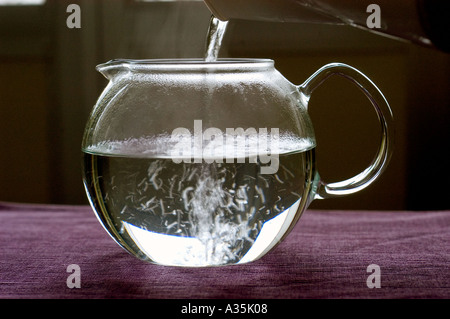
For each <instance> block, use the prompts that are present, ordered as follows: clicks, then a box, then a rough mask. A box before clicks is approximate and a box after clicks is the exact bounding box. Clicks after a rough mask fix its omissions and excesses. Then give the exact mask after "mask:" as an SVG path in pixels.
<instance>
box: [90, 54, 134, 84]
mask: <svg viewBox="0 0 450 319" xmlns="http://www.w3.org/2000/svg"><path fill="white" fill-rule="evenodd" d="M95 69H96V70H97V71H98V72H100V73H101V74H102V75H103V76H104V77H105V78H107V79H108V80H110V81H111V80H112V79H113V78H114V77H116V76H117V75H118V74H120V73H122V72H124V71H126V70H127V69H128V68H127V63H126V61H124V60H117V59H116V60H111V61H108V62H106V63H102V64H99V65H97V66H96V67H95Z"/></svg>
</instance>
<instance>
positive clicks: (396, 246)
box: [0, 202, 450, 299]
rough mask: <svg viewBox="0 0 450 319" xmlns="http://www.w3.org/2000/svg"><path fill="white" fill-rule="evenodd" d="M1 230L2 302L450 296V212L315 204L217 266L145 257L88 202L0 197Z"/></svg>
mask: <svg viewBox="0 0 450 319" xmlns="http://www.w3.org/2000/svg"><path fill="white" fill-rule="evenodd" d="M0 227H1V229H0V243H1V246H0V253H1V260H0V298H58V299H59V298H174V299H196V298H207V299H210V298H211V299H212V298H232V299H241V298H250V299H254V298H264V299H279V298H287V299H291V298H449V297H450V273H449V267H450V255H449V253H450V211H440V212H397V211H395V212H375V211H318V210H310V211H306V212H305V213H304V215H303V216H302V218H301V219H300V221H299V223H298V224H297V226H296V227H295V228H294V230H293V231H292V232H291V234H290V235H289V236H288V237H287V239H286V240H285V241H284V242H283V243H282V244H280V245H279V246H278V247H276V248H275V250H274V251H272V252H271V253H270V254H269V255H267V256H265V257H263V258H262V259H260V260H259V261H256V262H254V263H250V264H245V265H239V266H229V267H218V268H175V267H164V266H158V265H153V264H149V263H146V262H143V261H140V260H138V259H136V258H135V257H133V256H131V255H130V254H128V253H127V252H126V251H125V250H123V249H122V248H120V247H119V246H118V245H117V244H116V243H115V242H114V241H113V240H112V239H111V238H110V237H109V235H108V234H107V233H106V232H105V230H104V229H103V228H102V226H101V225H100V224H99V222H98V221H97V219H96V217H95V215H94V213H93V212H92V211H91V208H90V207H88V206H57V205H29V204H28V205H27V204H13V203H1V202H0ZM72 264H75V265H78V266H79V269H80V276H79V277H78V278H79V282H80V288H76V287H75V288H69V287H68V285H67V279H68V277H69V276H70V275H72V272H68V271H67V267H68V266H69V265H72ZM371 264H375V265H377V266H378V267H379V272H378V271H375V272H373V273H372V271H371V270H370V269H369V272H368V269H367V268H368V266H369V265H371ZM375 275H377V276H378V275H379V276H378V277H377V278H376V279H375V280H372V279H373V278H374V276H375ZM369 276H372V277H370V278H369V279H370V280H369V281H370V283H380V286H381V287H380V288H376V287H375V288H369V287H368V283H367V279H368V277H369ZM378 279H379V280H378Z"/></svg>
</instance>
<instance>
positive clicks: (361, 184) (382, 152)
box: [298, 63, 394, 198]
mask: <svg viewBox="0 0 450 319" xmlns="http://www.w3.org/2000/svg"><path fill="white" fill-rule="evenodd" d="M332 75H340V76H342V77H344V78H346V79H348V80H350V81H351V82H353V83H354V84H356V86H357V87H358V88H359V89H361V91H362V92H363V93H364V94H365V95H366V96H367V98H368V99H369V101H370V102H371V104H372V106H373V107H374V108H375V111H376V113H377V116H378V120H379V122H380V126H381V140H380V146H379V148H378V151H377V153H376V156H375V158H374V159H373V161H372V163H371V164H370V165H369V167H367V168H366V169H365V170H364V171H362V172H361V173H359V174H358V175H356V176H353V177H352V178H349V179H347V180H344V181H341V182H336V183H326V182H324V181H322V180H321V179H320V180H319V181H318V185H317V189H316V193H315V197H314V198H330V197H338V196H343V195H348V194H352V193H355V192H358V191H360V190H362V189H364V188H365V187H367V186H369V185H370V184H371V183H372V182H373V181H374V180H375V179H377V177H378V176H379V175H380V174H381V173H382V172H383V170H384V169H385V168H386V166H387V163H388V162H389V159H390V157H391V155H392V149H393V135H394V127H393V116H392V111H391V108H390V107H389V104H388V102H387V101H386V99H385V97H384V96H383V93H381V91H380V90H379V89H378V87H377V86H376V85H375V84H374V83H373V82H372V81H371V80H370V79H369V78H368V77H367V76H365V75H364V74H363V73H361V72H360V71H359V70H357V69H355V68H353V67H351V66H349V65H346V64H342V63H331V64H327V65H324V66H323V67H321V68H320V69H319V70H317V71H316V72H315V73H314V74H313V75H311V76H310V77H309V79H307V80H306V81H305V82H304V83H303V84H302V85H300V86H299V87H298V88H299V90H300V91H301V92H302V93H303V94H304V97H306V101H308V100H309V97H310V96H311V94H312V92H313V91H314V90H315V89H316V88H317V87H319V86H320V85H321V84H322V83H323V82H324V81H325V80H326V79H328V78H329V77H330V76H332ZM316 178H317V179H319V178H320V177H319V175H317V176H316Z"/></svg>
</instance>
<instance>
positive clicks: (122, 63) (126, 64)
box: [96, 58, 274, 72]
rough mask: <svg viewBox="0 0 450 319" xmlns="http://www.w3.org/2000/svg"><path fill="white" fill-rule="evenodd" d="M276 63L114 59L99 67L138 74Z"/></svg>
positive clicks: (258, 67)
mask: <svg viewBox="0 0 450 319" xmlns="http://www.w3.org/2000/svg"><path fill="white" fill-rule="evenodd" d="M273 66H274V61H273V60H271V59H261V58H220V59H217V60H215V61H206V60H205V59H200V58H193V59H145V60H132V59H114V60H111V61H108V62H106V63H102V64H99V65H97V67H96V69H97V71H99V72H104V71H108V70H113V69H116V70H117V69H124V70H128V71H137V72H152V71H177V70H178V71H208V70H216V71H225V72H226V71H238V72H245V71H256V70H259V71H261V70H267V69H270V68H273Z"/></svg>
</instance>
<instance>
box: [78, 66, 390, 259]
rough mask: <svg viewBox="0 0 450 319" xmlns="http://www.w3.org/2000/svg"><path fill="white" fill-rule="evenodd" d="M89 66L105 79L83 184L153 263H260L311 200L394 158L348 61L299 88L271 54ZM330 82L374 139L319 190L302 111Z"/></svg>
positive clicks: (105, 220) (364, 182)
mask: <svg viewBox="0 0 450 319" xmlns="http://www.w3.org/2000/svg"><path fill="white" fill-rule="evenodd" d="M97 70H98V71H99V72H101V73H102V74H103V75H104V76H105V77H106V78H107V79H109V81H110V82H109V84H108V85H107V87H106V88H105V90H104V91H103V93H102V94H101V96H100V97H99V99H98V101H97V103H96V105H95V107H94V108H93V110H92V113H91V116H90V118H89V120H88V123H87V126H86V129H85V132H84V138H83V142H82V152H83V156H84V157H83V165H84V166H83V179H84V185H85V189H86V192H87V195H88V198H89V200H90V203H91V206H92V207H93V209H94V211H95V213H96V215H97V217H98V219H99V221H100V222H101V224H102V225H103V226H104V228H105V229H106V230H107V231H108V233H109V234H110V235H111V236H112V238H113V239H114V240H115V241H116V242H117V243H118V244H119V245H120V246H122V247H123V248H125V249H126V250H127V251H128V252H130V253H131V254H132V255H134V256H136V257H138V258H140V259H143V260H146V261H149V262H152V263H156V264H162V265H170V266H187V267H204V266H219V265H232V264H242V263H246V262H251V261H254V260H257V259H259V258H260V257H262V256H264V255H265V254H266V253H267V252H269V251H270V250H271V249H272V248H274V247H275V246H276V245H277V244H278V243H280V242H281V241H282V240H283V239H284V237H285V236H286V235H287V234H288V233H289V231H290V230H291V229H292V228H293V226H294V225H295V224H296V222H297V221H298V219H299V218H300V216H301V215H302V213H303V211H304V210H305V209H306V208H307V206H308V204H309V203H310V202H311V201H312V200H313V199H317V198H329V197H334V196H343V195H347V194H350V193H353V192H357V191H359V190H361V189H363V188H365V187H366V186H368V185H369V184H371V183H372V182H373V181H374V180H375V179H376V178H377V177H378V176H379V174H380V173H381V172H382V171H383V169H384V168H385V167H386V165H387V163H388V161H389V158H390V156H391V151H392V142H393V141H392V133H393V131H392V129H393V128H392V113H391V110H390V107H389V104H388V103H387V101H386V99H385V98H384V96H383V95H382V93H381V92H380V91H379V89H378V88H377V87H376V86H375V85H374V84H373V83H372V81H371V80H369V79H368V78H367V77H366V76H365V75H363V74H362V73H361V72H360V71H358V70H356V69H354V68H353V67H351V66H348V65H345V64H340V63H333V64H328V65H325V66H323V67H322V68H320V69H319V70H318V71H317V72H316V73H314V74H313V75H312V76H311V77H310V78H309V79H307V80H306V81H305V82H304V83H303V84H302V85H299V86H297V85H294V84H292V83H290V82H289V81H288V80H287V79H286V78H284V77H283V75H282V74H281V73H280V72H278V71H277V70H276V69H275V68H274V62H273V61H272V60H268V59H218V60H217V61H213V62H206V61H204V60H201V59H188V60H184V59H175V60H140V61H136V60H113V61H110V62H108V63H105V64H101V65H99V66H98V67H97ZM332 75H340V76H343V77H345V78H346V79H348V80H350V82H353V83H354V84H356V85H357V86H358V87H359V88H360V89H361V90H362V92H363V93H364V94H365V95H366V96H367V97H368V99H369V101H370V103H371V104H372V106H373V107H374V108H375V111H376V113H377V115H378V119H379V122H380V126H381V140H380V146H379V149H378V151H377V153H376V156H375V158H374V160H373V161H372V163H371V164H370V165H369V167H368V168H367V169H366V170H364V171H363V172H361V173H360V174H358V175H356V176H354V177H352V178H350V179H348V180H345V181H342V182H337V183H326V182H324V181H323V180H322V179H321V178H320V176H319V174H318V172H317V169H316V166H315V155H314V150H315V147H316V141H315V137H314V130H313V125H312V123H311V120H310V118H309V116H308V113H307V107H308V100H309V98H310V96H311V94H312V92H313V91H314V89H315V88H317V87H318V86H319V85H320V84H321V83H322V82H323V81H324V80H326V79H327V78H328V77H329V76H332Z"/></svg>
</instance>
